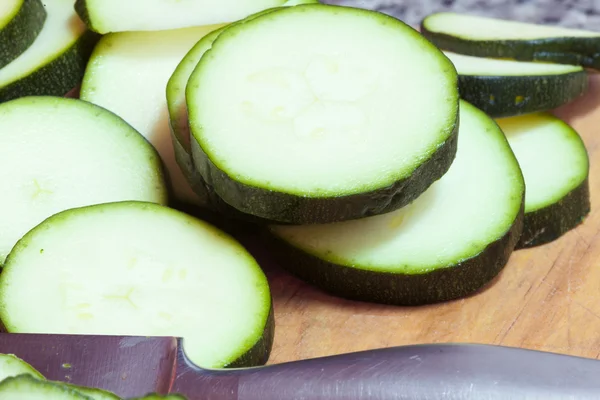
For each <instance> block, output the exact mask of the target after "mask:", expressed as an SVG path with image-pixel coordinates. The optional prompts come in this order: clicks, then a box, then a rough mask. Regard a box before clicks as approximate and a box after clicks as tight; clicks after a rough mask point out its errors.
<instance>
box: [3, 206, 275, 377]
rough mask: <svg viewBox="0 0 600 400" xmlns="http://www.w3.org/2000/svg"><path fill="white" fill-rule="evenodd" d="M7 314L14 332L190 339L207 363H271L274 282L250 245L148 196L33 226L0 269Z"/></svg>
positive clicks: (198, 358) (192, 353)
mask: <svg viewBox="0 0 600 400" xmlns="http://www.w3.org/2000/svg"><path fill="white" fill-rule="evenodd" d="M27 293H29V294H31V293H36V296H35V298H33V297H32V296H30V295H26V294H27ZM0 320H1V321H2V322H3V324H4V326H5V327H6V330H7V331H8V332H10V333H41V332H44V333H61V334H97V335H103V334H109V335H123V336H129V335H133V336H175V337H183V338H184V343H183V344H184V349H185V352H186V354H187V356H188V357H189V358H190V359H191V360H192V361H193V362H195V363H196V364H198V365H200V366H203V367H205V368H220V367H225V366H250V365H257V364H262V363H264V362H266V360H267V358H268V354H269V351H270V349H271V344H272V340H273V314H272V308H271V295H270V292H269V286H268V282H267V280H266V278H265V275H264V274H263V272H262V271H261V269H260V267H259V266H258V264H257V262H256V261H255V260H254V258H253V257H252V256H251V255H250V254H249V253H248V252H247V251H246V250H245V249H244V247H242V245H241V244H239V243H238V242H237V241H235V240H234V239H233V238H231V237H230V236H228V235H227V234H225V233H224V232H223V231H221V230H219V229H217V228H215V227H213V226H212V225H209V224H208V223H206V222H204V221H201V220H199V219H196V218H193V217H191V216H189V215H187V214H184V213H182V212H180V211H176V210H173V209H170V208H167V207H164V206H161V205H158V204H153V203H144V202H118V203H109V204H100V205H95V206H88V207H82V208H76V209H71V210H67V211H64V212H61V213H58V214H55V215H53V216H52V217H50V218H48V219H47V220H45V221H44V222H43V223H41V224H40V225H38V226H37V227H35V228H34V229H32V230H31V231H30V232H28V233H27V234H26V235H25V236H24V237H23V239H21V240H20V241H19V243H18V244H17V245H16V246H15V248H14V249H13V251H12V252H11V254H10V255H9V257H8V259H7V261H6V264H5V266H4V268H3V271H2V274H0Z"/></svg>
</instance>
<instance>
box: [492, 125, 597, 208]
mask: <svg viewBox="0 0 600 400" xmlns="http://www.w3.org/2000/svg"><path fill="white" fill-rule="evenodd" d="M497 122H498V125H500V128H502V130H503V131H504V133H505V134H506V137H507V138H508V141H509V143H510V145H511V147H512V149H513V151H514V153H515V155H516V156H517V160H519V164H520V165H521V169H522V170H523V175H524V176H525V184H526V186H527V193H526V196H525V198H526V201H525V212H528V213H529V212H533V211H536V210H539V209H541V208H544V207H548V206H550V205H552V204H554V203H556V202H558V201H559V200H560V199H562V198H563V197H564V196H566V195H567V194H568V193H569V192H571V191H572V190H574V189H576V188H577V187H579V186H580V185H581V184H582V183H583V182H584V181H585V179H586V178H587V175H588V171H589V159H588V153H587V150H586V148H585V145H584V143H583V141H582V140H581V138H580V137H579V135H578V134H577V132H575V131H574V130H573V128H571V127H570V126H569V125H567V124H566V123H565V122H563V121H562V120H560V119H558V118H556V117H554V116H552V115H550V114H529V115H524V116H519V117H511V118H504V119H499V120H498V121H497Z"/></svg>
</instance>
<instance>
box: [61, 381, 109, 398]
mask: <svg viewBox="0 0 600 400" xmlns="http://www.w3.org/2000/svg"><path fill="white" fill-rule="evenodd" d="M61 383H62V382H61ZM62 384H63V385H64V386H66V387H69V388H71V389H73V390H76V391H77V392H79V393H81V394H83V395H85V396H88V397H89V398H91V399H92V400H121V398H120V397H119V396H117V395H116V394H114V393H111V392H108V391H106V390H102V389H97V388H90V387H85V386H77V385H71V384H68V383H62Z"/></svg>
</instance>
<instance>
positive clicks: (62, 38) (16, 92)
mask: <svg viewBox="0 0 600 400" xmlns="http://www.w3.org/2000/svg"><path fill="white" fill-rule="evenodd" d="M44 6H45V8H46V13H47V14H48V16H47V18H46V22H45V23H44V28H43V29H42V31H41V32H40V33H39V35H38V36H37V38H36V39H35V41H34V42H33V44H32V45H31V46H30V47H29V48H28V49H27V50H26V51H25V52H24V53H23V54H21V55H20V56H19V57H18V58H16V59H15V60H14V61H12V62H11V63H10V64H8V65H6V66H5V67H4V68H2V69H0V102H3V101H8V100H12V99H15V98H18V97H23V96H33V95H47V96H63V95H65V94H66V93H67V92H69V91H70V90H71V89H73V88H74V87H75V86H77V85H79V83H80V81H81V78H82V77H83V74H84V72H85V66H86V63H87V61H88V58H89V55H90V53H91V52H92V49H93V47H94V45H95V44H96V41H97V39H98V35H96V34H95V33H92V32H90V31H87V30H86V29H85V25H84V24H83V23H82V22H81V21H80V20H79V18H78V17H77V15H76V14H75V11H74V10H73V0H44Z"/></svg>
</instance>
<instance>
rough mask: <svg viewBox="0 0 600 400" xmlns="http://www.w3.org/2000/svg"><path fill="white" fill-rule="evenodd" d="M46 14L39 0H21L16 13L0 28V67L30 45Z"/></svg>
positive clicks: (42, 24) (41, 26)
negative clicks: (21, 3)
mask: <svg viewBox="0 0 600 400" xmlns="http://www.w3.org/2000/svg"><path fill="white" fill-rule="evenodd" d="M46 16H47V13H46V9H45V8H44V5H43V4H42V2H41V1H40V0H24V1H23V5H22V6H21V9H20V10H19V11H18V13H17V15H15V17H14V18H13V19H12V20H11V21H10V22H9V23H8V24H7V25H6V26H5V27H4V28H3V29H0V68H2V67H4V66H5V65H7V64H9V63H10V62H11V61H13V60H14V59H15V58H17V57H19V56H20V55H21V53H23V52H24V51H25V50H27V48H28V47H29V46H31V44H32V43H33V42H34V40H35V38H36V37H37V36H38V34H39V33H40V31H41V30H42V28H43V27H44V22H46Z"/></svg>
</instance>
